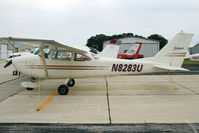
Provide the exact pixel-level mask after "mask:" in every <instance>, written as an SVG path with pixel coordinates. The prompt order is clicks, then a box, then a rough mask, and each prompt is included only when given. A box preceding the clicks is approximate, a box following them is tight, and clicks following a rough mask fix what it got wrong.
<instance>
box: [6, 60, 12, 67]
mask: <svg viewBox="0 0 199 133" xmlns="http://www.w3.org/2000/svg"><path fill="white" fill-rule="evenodd" d="M11 64H12V60H10V61H8V63H6V64H5V66H4V68H6V67H8V66H9V65H11Z"/></svg>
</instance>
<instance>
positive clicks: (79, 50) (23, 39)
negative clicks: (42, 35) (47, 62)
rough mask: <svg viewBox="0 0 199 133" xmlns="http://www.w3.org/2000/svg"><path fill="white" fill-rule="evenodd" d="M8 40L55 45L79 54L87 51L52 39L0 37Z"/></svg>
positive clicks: (36, 44)
mask: <svg viewBox="0 0 199 133" xmlns="http://www.w3.org/2000/svg"><path fill="white" fill-rule="evenodd" d="M1 39H3V40H8V41H13V42H20V43H26V44H29V45H32V46H39V47H40V48H41V47H43V48H45V47H57V48H59V49H63V50H65V51H70V52H76V53H80V54H85V53H87V51H85V50H81V49H78V48H74V47H71V46H67V45H63V44H61V43H58V42H56V41H54V40H44V39H28V38H13V37H7V38H6V37H3V38H0V40H1Z"/></svg>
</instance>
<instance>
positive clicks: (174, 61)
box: [150, 32, 193, 67]
mask: <svg viewBox="0 0 199 133" xmlns="http://www.w3.org/2000/svg"><path fill="white" fill-rule="evenodd" d="M192 37H193V34H189V33H183V32H180V33H178V34H177V35H176V36H175V37H174V38H173V39H172V40H171V41H170V42H169V43H168V44H167V45H165V46H164V47H163V48H162V49H161V50H160V51H159V52H158V53H157V54H156V55H155V56H154V57H152V58H151V59H150V60H152V61H153V62H157V63H161V64H165V65H167V66H172V67H181V66H182V63H183V61H184V58H185V56H186V53H187V51H188V46H189V44H190V42H191V39H192Z"/></svg>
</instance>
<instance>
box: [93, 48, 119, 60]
mask: <svg viewBox="0 0 199 133" xmlns="http://www.w3.org/2000/svg"><path fill="white" fill-rule="evenodd" d="M118 52H119V45H106V47H105V48H104V49H103V51H102V52H101V53H99V54H97V57H105V58H114V59H116V58H117V55H118Z"/></svg>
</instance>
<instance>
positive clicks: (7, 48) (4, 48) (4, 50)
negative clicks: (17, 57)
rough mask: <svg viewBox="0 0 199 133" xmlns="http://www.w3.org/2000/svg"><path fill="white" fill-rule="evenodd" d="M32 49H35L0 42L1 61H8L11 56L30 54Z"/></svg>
mask: <svg viewBox="0 0 199 133" xmlns="http://www.w3.org/2000/svg"><path fill="white" fill-rule="evenodd" d="M31 49H33V46H30V45H25V44H19V43H15V42H11V41H7V40H0V59H7V58H8V55H9V54H12V53H17V52H28V51H30V50H31Z"/></svg>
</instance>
